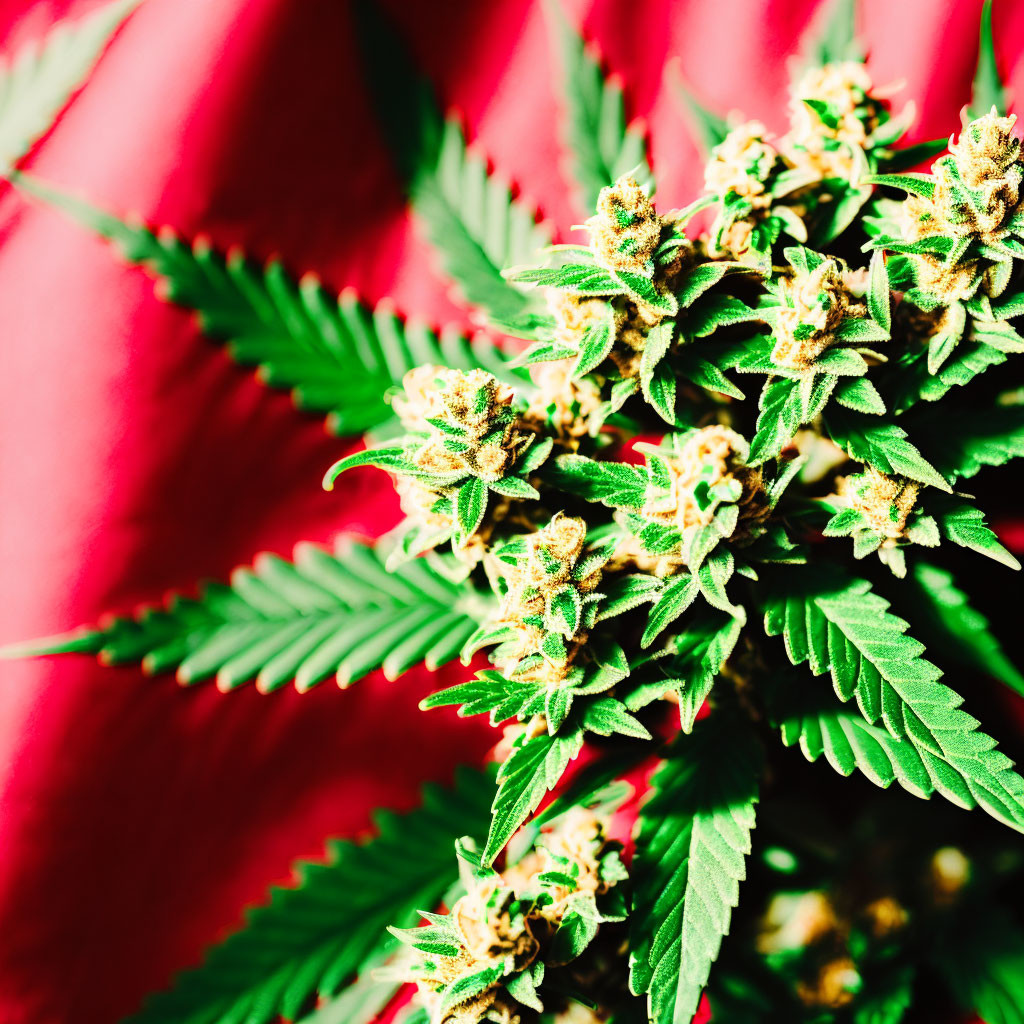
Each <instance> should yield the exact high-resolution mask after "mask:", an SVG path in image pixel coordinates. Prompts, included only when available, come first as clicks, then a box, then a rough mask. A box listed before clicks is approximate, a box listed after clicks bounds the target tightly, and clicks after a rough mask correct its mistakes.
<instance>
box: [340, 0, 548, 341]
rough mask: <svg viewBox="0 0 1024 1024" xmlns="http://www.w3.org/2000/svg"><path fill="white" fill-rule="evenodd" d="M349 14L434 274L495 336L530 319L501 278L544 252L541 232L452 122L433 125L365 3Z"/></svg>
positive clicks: (395, 44) (406, 58)
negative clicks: (489, 322)
mask: <svg viewBox="0 0 1024 1024" xmlns="http://www.w3.org/2000/svg"><path fill="white" fill-rule="evenodd" d="M355 13H356V18H357V26H358V29H359V33H360V36H361V39H362V53H363V55H364V57H365V64H366V71H367V74H368V76H369V78H370V80H371V82H372V83H373V85H374V89H373V99H374V101H375V103H376V105H377V110H378V114H379V116H380V120H381V128H382V131H383V133H384V136H385V139H386V140H387V142H388V144H389V146H390V148H391V151H392V154H393V155H394V158H395V161H396V163H397V165H398V169H399V172H400V173H401V175H402V178H403V181H404V184H405V188H406V191H407V194H408V196H409V201H410V203H411V205H412V209H413V212H414V214H415V215H416V217H417V219H418V220H419V221H420V223H421V225H422V227H423V230H424V233H425V234H426V236H427V239H428V240H429V241H430V243H431V244H432V245H433V246H434V248H435V249H436V251H437V253H438V255H439V257H440V261H441V264H442V266H443V269H444V270H445V272H446V273H447V275H448V276H449V277H450V278H451V280H452V281H453V282H454V283H455V285H456V286H457V287H458V289H459V291H460V292H461V293H462V296H463V297H464V298H465V300H466V301H467V302H468V303H469V304H470V305H472V306H474V307H477V308H478V309H480V310H482V311H484V312H485V313H486V314H487V316H488V317H490V318H491V319H493V320H494V321H495V323H496V324H497V325H498V326H499V327H501V328H502V329H504V328H505V327H507V326H509V325H514V324H521V323H523V322H524V321H528V320H529V319H530V316H531V314H532V313H535V312H536V308H535V306H534V300H533V298H532V297H531V296H530V295H528V294H527V293H526V292H524V291H523V290H522V289H520V288H517V287H516V286H515V285H514V284H511V283H510V282H508V281H506V280H505V278H504V277H503V276H502V270H503V269H505V268H506V267H510V266H515V265H517V264H521V263H526V262H528V261H529V260H530V259H531V258H532V257H533V256H534V255H535V253H536V252H537V250H538V249H540V248H542V247H543V246H545V245H547V244H548V242H549V241H550V235H549V233H548V231H547V229H546V228H545V227H544V226H543V225H539V224H537V222H536V216H535V214H534V211H533V210H531V209H530V208H529V207H527V206H526V205H525V204H524V203H522V202H520V201H518V200H515V199H513V197H512V193H511V191H510V188H509V185H508V183H507V182H505V181H503V180H502V179H501V178H499V177H497V176H495V175H492V174H491V173H490V172H489V171H488V167H487V162H486V160H485V159H484V158H483V157H481V156H480V155H478V154H475V153H471V152H469V151H468V150H467V148H466V140H465V136H464V135H463V132H462V128H461V127H460V125H459V123H458V121H457V120H456V119H454V118H449V119H448V120H447V121H446V120H445V119H444V118H443V117H442V115H441V112H440V110H439V109H438V107H437V103H436V100H435V99H434V96H433V91H432V90H431V88H430V86H429V85H428V84H427V83H426V82H424V80H423V79H422V78H421V77H419V75H418V74H417V72H416V70H415V62H414V60H413V58H412V57H411V56H410V55H409V54H408V53H407V52H405V49H404V47H403V46H402V43H401V41H400V39H399V37H398V34H397V32H396V31H395V30H394V28H393V26H391V25H390V24H389V23H388V22H387V21H386V19H385V16H384V15H383V14H382V13H381V11H380V10H379V9H378V8H377V7H376V5H374V4H371V3H368V2H365V0H364V2H361V3H358V4H356V5H355ZM385 54H387V55H388V56H387V57H386V58H385V57H384V55H385Z"/></svg>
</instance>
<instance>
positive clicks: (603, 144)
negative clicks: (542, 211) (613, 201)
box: [547, 0, 650, 212]
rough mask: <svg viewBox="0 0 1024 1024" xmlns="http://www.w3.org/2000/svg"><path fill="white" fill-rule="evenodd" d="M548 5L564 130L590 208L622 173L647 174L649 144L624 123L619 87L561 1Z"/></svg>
mask: <svg viewBox="0 0 1024 1024" xmlns="http://www.w3.org/2000/svg"><path fill="white" fill-rule="evenodd" d="M547 9H548V11H549V12H550V16H551V21H552V23H553V26H554V33H555V35H556V37H557V43H558V48H559V51H560V55H561V61H562V92H563V95H564V97H565V105H566V117H565V122H564V129H563V130H564V133H565V137H566V144H567V146H568V149H569V153H570V154H571V156H572V167H573V173H574V174H575V177H576V181H577V182H578V184H579V189H580V192H581V193H582V206H583V209H584V210H586V211H588V212H589V211H590V210H592V209H593V208H594V207H595V206H596V205H597V199H598V196H599V194H600V192H601V189H602V188H604V187H605V186H606V185H611V184H612V183H613V182H614V181H616V180H617V179H618V178H619V177H620V176H621V175H623V174H626V173H629V172H633V173H637V174H638V177H639V179H640V181H641V182H643V181H644V180H646V179H647V178H649V176H650V168H649V166H648V164H649V161H648V158H647V147H646V144H645V142H644V138H643V135H642V133H641V132H640V131H638V130H637V129H635V128H633V127H630V126H627V124H626V113H625V104H624V102H623V97H622V88H621V87H620V86H619V85H617V84H616V83H614V82H613V81H610V80H608V79H607V78H605V76H604V75H603V74H602V72H601V65H600V63H599V62H598V61H597V60H596V59H594V58H593V57H592V56H590V54H588V53H587V48H586V46H585V45H584V42H583V39H582V37H581V36H580V35H579V34H578V33H577V32H575V31H574V30H573V28H572V26H571V25H570V24H569V21H568V19H567V18H566V16H565V13H564V12H563V11H562V10H561V8H560V7H559V0H548V4H547ZM638 167H639V168H641V170H640V171H639V172H637V171H636V168H638Z"/></svg>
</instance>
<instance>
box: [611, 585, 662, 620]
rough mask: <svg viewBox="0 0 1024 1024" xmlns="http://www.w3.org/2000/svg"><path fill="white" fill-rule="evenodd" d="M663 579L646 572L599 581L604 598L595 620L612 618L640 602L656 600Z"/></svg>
mask: <svg viewBox="0 0 1024 1024" xmlns="http://www.w3.org/2000/svg"><path fill="white" fill-rule="evenodd" d="M663 582H664V581H663V580H660V579H659V578H658V577H657V576H648V575H647V574H646V573H631V574H630V575H627V576H616V577H613V578H612V579H611V580H602V581H601V590H602V592H603V593H604V595H605V597H604V600H603V601H602V602H601V605H600V608H599V609H598V613H597V621H598V622H604V621H605V619H611V618H614V617H615V616H616V615H622V614H624V613H625V612H628V611H632V609H634V608H638V607H639V606H640V605H642V604H647V603H649V602H651V601H656V600H657V599H658V596H659V595H660V594H661V590H662V586H663Z"/></svg>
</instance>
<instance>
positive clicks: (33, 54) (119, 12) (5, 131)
mask: <svg viewBox="0 0 1024 1024" xmlns="http://www.w3.org/2000/svg"><path fill="white" fill-rule="evenodd" d="M140 3H141V0H116V2H115V3H111V4H107V5H106V6H104V7H101V8H99V10H97V11H95V12H94V13H92V14H90V15H89V16H88V17H86V18H82V19H81V20H79V21H76V22H60V23H58V24H57V25H56V27H55V28H53V29H52V30H51V31H50V33H49V34H48V35H47V36H46V38H45V39H43V40H42V41H41V42H39V43H34V44H30V45H28V46H26V47H25V48H24V49H22V50H20V51H19V52H18V53H16V54H14V56H13V57H12V58H10V59H9V60H3V61H0V174H7V173H9V171H10V170H11V168H12V167H13V166H14V165H15V164H16V163H17V162H18V160H20V159H21V158H22V157H23V156H24V155H25V154H26V153H27V152H28V151H29V150H30V149H31V148H32V145H33V143H34V142H35V141H36V139H38V138H39V137H40V136H42V135H43V134H45V133H46V132H47V131H48V130H49V128H50V126H51V125H52V124H53V122H54V120H55V119H56V118H57V116H58V115H59V114H60V112H61V110H63V108H64V106H65V105H66V104H67V102H68V100H69V99H71V97H72V95H73V94H74V93H75V92H76V90H78V89H79V88H80V87H81V85H82V83H83V81H84V80H85V79H86V77H87V76H88V75H89V72H90V71H91V70H92V68H93V66H94V65H95V63H96V61H97V59H98V58H99V56H100V54H101V53H102V51H103V48H104V47H105V46H106V45H107V42H108V41H109V40H110V38H111V36H112V35H113V34H114V33H115V32H116V31H117V30H118V28H120V26H121V25H122V24H123V23H124V21H125V19H126V18H127V17H128V15H129V14H131V13H132V11H134V10H135V8H136V7H138V6H139V4H140Z"/></svg>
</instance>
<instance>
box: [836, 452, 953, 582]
mask: <svg viewBox="0 0 1024 1024" xmlns="http://www.w3.org/2000/svg"><path fill="white" fill-rule="evenodd" d="M837 491H838V494H837V495H836V497H837V499H838V500H837V501H836V502H835V503H834V504H831V505H830V507H832V508H835V510H836V513H835V515H834V516H833V517H832V518H831V519H830V520H829V522H828V524H827V525H826V526H825V529H824V531H823V532H824V534H825V536H826V537H846V536H850V537H852V538H853V557H854V558H863V557H864V556H865V555H869V554H870V553H871V552H872V551H877V552H878V555H879V558H881V560H882V561H883V562H884V563H885V564H886V565H888V566H889V568H890V569H891V570H892V571H893V573H894V574H895V575H896V576H900V577H903V576H905V575H906V572H907V567H906V557H905V553H904V551H903V550H902V549H903V548H904V547H905V546H906V545H908V544H920V545H922V546H924V547H930V548H933V547H937V546H938V544H939V542H940V539H941V538H940V534H939V527H938V523H937V522H936V520H935V518H934V517H933V516H930V515H927V514H926V513H925V511H924V509H923V508H921V505H920V503H919V500H918V499H919V497H920V494H921V485H920V484H918V483H917V482H916V481H914V480H907V479H906V478H904V477H896V476H888V475H886V474H885V473H880V472H879V471H878V470H877V469H874V468H872V467H870V466H869V467H868V468H867V469H866V470H865V471H864V472H863V473H859V474H856V475H855V476H848V477H843V478H841V479H840V480H839V481H838V484H837Z"/></svg>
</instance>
